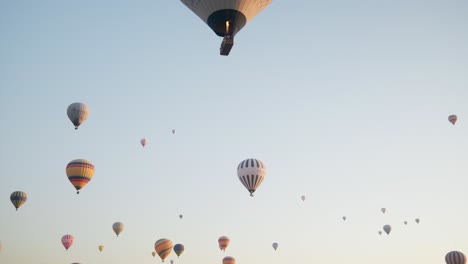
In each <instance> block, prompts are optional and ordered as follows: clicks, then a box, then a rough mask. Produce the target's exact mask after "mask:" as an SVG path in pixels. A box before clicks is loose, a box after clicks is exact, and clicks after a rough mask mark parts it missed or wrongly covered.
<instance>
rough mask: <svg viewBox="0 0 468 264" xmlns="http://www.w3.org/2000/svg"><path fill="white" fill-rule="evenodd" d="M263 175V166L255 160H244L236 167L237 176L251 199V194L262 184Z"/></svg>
mask: <svg viewBox="0 0 468 264" xmlns="http://www.w3.org/2000/svg"><path fill="white" fill-rule="evenodd" d="M265 174H266V168H265V166H264V165H263V163H262V162H261V161H259V160H257V159H246V160H244V161H242V162H241V163H239V166H237V176H238V177H239V180H240V181H241V182H242V184H243V185H244V186H245V188H247V190H248V191H249V192H250V196H252V197H253V193H254V192H255V191H256V190H257V188H258V187H259V186H260V184H262V182H263V179H264V178H265Z"/></svg>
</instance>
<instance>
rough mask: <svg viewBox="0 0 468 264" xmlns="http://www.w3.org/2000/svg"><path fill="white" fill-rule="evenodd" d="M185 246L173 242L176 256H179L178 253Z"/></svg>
mask: <svg viewBox="0 0 468 264" xmlns="http://www.w3.org/2000/svg"><path fill="white" fill-rule="evenodd" d="M184 250H185V247H184V245H182V244H175V245H174V252H175V253H176V255H177V257H180V255H181V254H182V253H183V252H184Z"/></svg>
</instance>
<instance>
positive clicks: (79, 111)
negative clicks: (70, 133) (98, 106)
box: [67, 103, 89, 129]
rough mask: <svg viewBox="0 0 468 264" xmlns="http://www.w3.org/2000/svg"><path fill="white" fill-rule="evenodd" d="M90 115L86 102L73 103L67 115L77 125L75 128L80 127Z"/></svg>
mask: <svg viewBox="0 0 468 264" xmlns="http://www.w3.org/2000/svg"><path fill="white" fill-rule="evenodd" d="M88 115H89V109H88V106H86V105H85V104H84V103H73V104H71V105H69V106H68V108H67V116H68V118H69V119H70V121H71V122H72V123H73V125H75V129H78V127H79V126H80V125H81V124H82V123H83V122H84V121H86V119H87V118H88Z"/></svg>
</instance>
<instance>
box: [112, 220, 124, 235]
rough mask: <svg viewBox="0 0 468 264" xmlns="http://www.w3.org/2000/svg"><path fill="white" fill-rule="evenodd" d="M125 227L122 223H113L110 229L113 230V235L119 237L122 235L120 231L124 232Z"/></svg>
mask: <svg viewBox="0 0 468 264" xmlns="http://www.w3.org/2000/svg"><path fill="white" fill-rule="evenodd" d="M124 228H125V226H124V224H123V223H121V222H115V223H114V224H113V225H112V229H113V230H114V232H115V234H116V235H117V236H119V235H120V233H122V231H123V230H124Z"/></svg>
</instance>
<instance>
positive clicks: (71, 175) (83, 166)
mask: <svg viewBox="0 0 468 264" xmlns="http://www.w3.org/2000/svg"><path fill="white" fill-rule="evenodd" d="M66 173H67V177H68V179H69V180H70V182H71V183H72V184H73V186H74V187H75V189H76V193H77V194H78V193H80V190H81V189H82V188H83V187H84V186H85V185H86V184H88V182H89V181H90V180H91V179H92V178H93V176H94V165H93V164H92V163H91V162H90V161H89V160H85V159H76V160H72V161H70V162H69V163H68V165H67V168H66Z"/></svg>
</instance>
